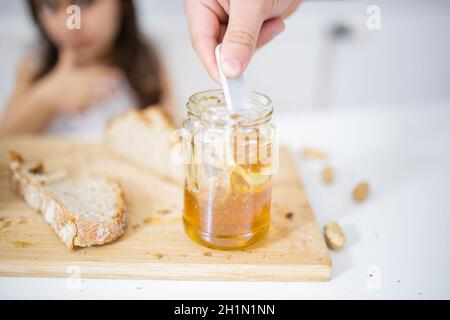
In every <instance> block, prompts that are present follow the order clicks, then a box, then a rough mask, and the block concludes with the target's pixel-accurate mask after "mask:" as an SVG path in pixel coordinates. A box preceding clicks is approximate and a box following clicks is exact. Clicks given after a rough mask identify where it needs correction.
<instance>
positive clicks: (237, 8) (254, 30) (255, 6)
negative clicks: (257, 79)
mask: <svg viewBox="0 0 450 320" xmlns="http://www.w3.org/2000/svg"><path fill="white" fill-rule="evenodd" d="M261 3H264V1H260V0H257V1H241V0H237V1H231V3H230V14H229V22H228V27H227V30H226V32H225V35H224V38H223V42H222V50H221V57H222V58H221V60H222V61H221V67H222V71H223V73H224V74H225V75H226V76H227V77H229V78H236V77H239V76H240V75H241V74H242V72H243V71H244V70H245V68H246V67H247V65H248V64H249V62H250V59H251V57H252V55H253V52H254V51H255V48H256V42H257V40H258V37H259V32H260V30H261V26H262V24H263V22H264V15H263V12H264V11H263V7H262V4H261Z"/></svg>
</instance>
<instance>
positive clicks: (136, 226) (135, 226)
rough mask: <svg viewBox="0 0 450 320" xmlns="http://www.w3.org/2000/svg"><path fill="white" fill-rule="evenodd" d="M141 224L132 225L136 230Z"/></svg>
mask: <svg viewBox="0 0 450 320" xmlns="http://www.w3.org/2000/svg"><path fill="white" fill-rule="evenodd" d="M140 226H141V225H140V224H139V223H136V224H133V225H132V226H131V229H133V230H136V229H137V228H139V227H140Z"/></svg>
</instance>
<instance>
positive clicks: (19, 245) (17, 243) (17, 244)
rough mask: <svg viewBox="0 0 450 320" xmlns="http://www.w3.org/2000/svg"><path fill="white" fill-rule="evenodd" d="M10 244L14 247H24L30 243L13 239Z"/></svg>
mask: <svg viewBox="0 0 450 320" xmlns="http://www.w3.org/2000/svg"><path fill="white" fill-rule="evenodd" d="M12 244H13V245H14V248H26V247H29V246H31V243H29V242H26V241H14V242H12Z"/></svg>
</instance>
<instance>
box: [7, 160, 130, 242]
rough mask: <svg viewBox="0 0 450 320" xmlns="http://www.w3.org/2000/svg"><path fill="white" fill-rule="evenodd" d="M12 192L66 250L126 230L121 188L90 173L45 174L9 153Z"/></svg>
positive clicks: (36, 164) (105, 239)
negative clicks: (31, 209)
mask: <svg viewBox="0 0 450 320" xmlns="http://www.w3.org/2000/svg"><path fill="white" fill-rule="evenodd" d="M10 156H11V162H10V167H9V169H10V184H11V188H12V190H13V191H14V192H16V193H17V194H18V195H20V196H21V197H22V198H23V199H24V201H25V202H26V203H27V204H28V205H29V206H30V207H31V208H33V209H34V210H36V211H38V212H40V213H41V214H42V215H43V216H44V219H45V220H46V221H47V223H48V224H50V226H51V227H52V228H53V230H54V231H55V232H56V233H57V234H58V236H59V238H60V239H61V241H62V242H63V243H64V244H65V245H66V246H67V248H70V249H72V248H74V247H87V246H92V245H102V244H105V243H108V242H111V241H113V240H115V239H117V238H118V237H120V236H121V235H122V234H123V233H124V232H125V230H126V226H127V217H126V204H125V200H124V197H123V192H122V189H121V187H120V186H119V185H118V184H117V183H115V182H114V181H112V180H111V179H109V178H107V177H103V176H93V175H91V174H87V173H85V174H81V173H80V174H78V175H75V176H73V175H72V176H69V175H68V174H67V173H66V172H64V171H58V172H53V173H45V171H44V167H43V164H42V163H40V162H26V161H25V160H24V159H23V157H22V156H21V155H20V154H19V153H18V152H16V151H11V152H10Z"/></svg>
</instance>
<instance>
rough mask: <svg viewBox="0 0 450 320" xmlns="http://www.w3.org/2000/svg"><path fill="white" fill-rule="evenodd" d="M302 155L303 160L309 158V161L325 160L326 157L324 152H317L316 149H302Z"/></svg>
mask: <svg viewBox="0 0 450 320" xmlns="http://www.w3.org/2000/svg"><path fill="white" fill-rule="evenodd" d="M302 154H303V156H304V157H305V158H310V159H315V160H325V159H326V157H327V156H326V154H325V152H323V151H321V150H318V149H312V148H304V149H303V152H302Z"/></svg>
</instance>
